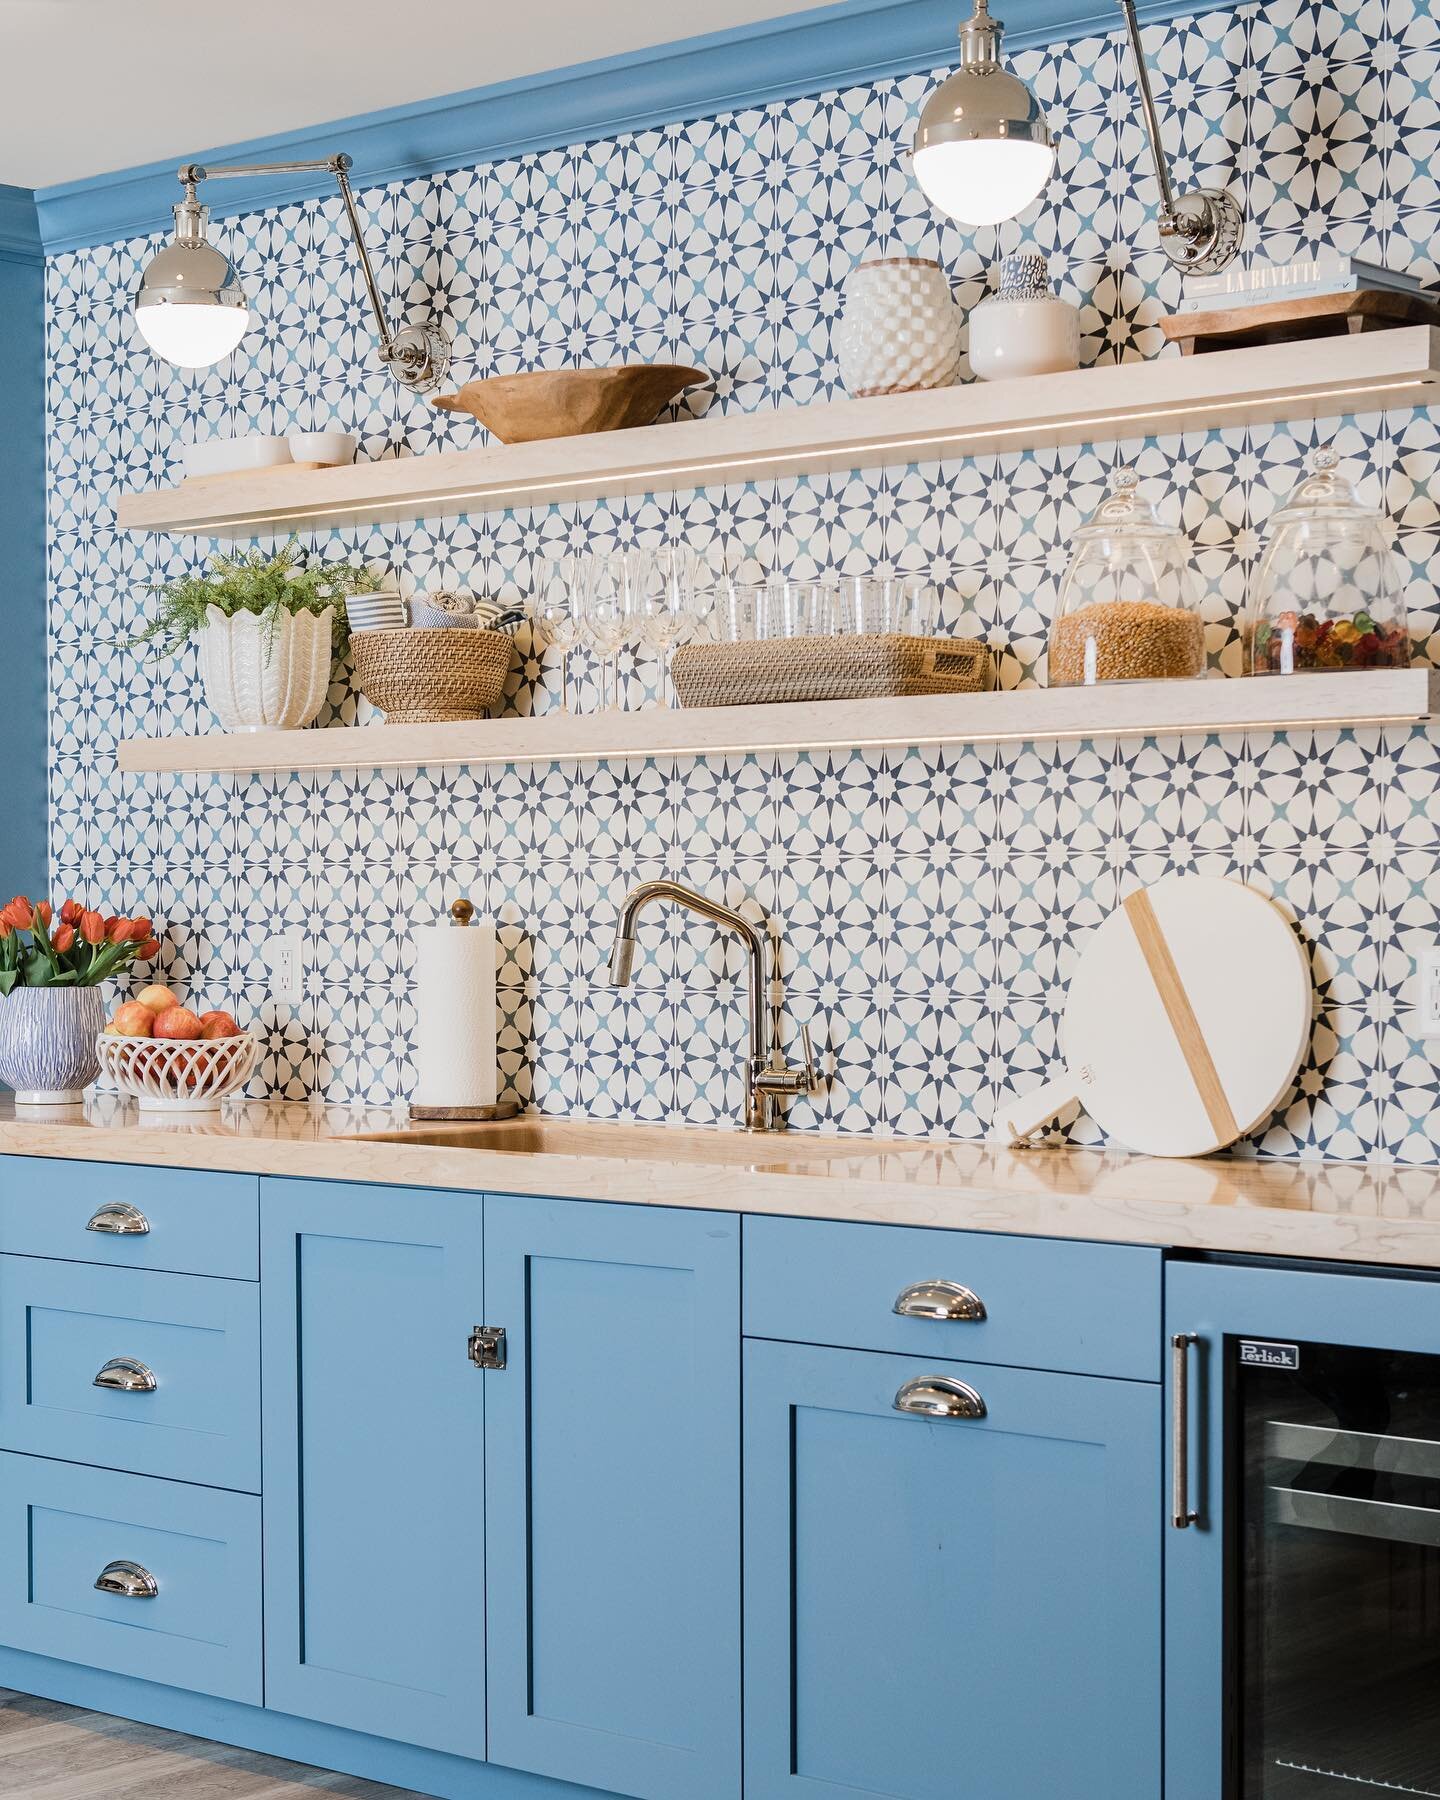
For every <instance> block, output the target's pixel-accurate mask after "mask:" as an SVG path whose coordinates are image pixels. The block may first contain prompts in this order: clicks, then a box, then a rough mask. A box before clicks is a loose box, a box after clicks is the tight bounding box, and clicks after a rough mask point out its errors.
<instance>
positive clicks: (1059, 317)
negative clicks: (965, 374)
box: [970, 250, 1080, 381]
mask: <svg viewBox="0 0 1440 1800" xmlns="http://www.w3.org/2000/svg"><path fill="white" fill-rule="evenodd" d="M1079 366H1080V313H1079V311H1078V309H1077V308H1076V307H1073V306H1072V305H1071V304H1070V302H1069V301H1068V300H1061V299H1060V298H1059V297H1058V296H1057V295H1056V294H1054V293H1052V292H1051V289H1050V273H1049V268H1048V265H1047V264H1046V261H1045V258H1044V257H1043V256H1041V255H1040V254H1039V253H1038V252H1037V251H1033V250H1029V251H1026V250H1022V251H1019V252H1017V253H1016V254H1015V255H1014V256H1007V257H1006V258H1005V260H1004V261H1003V262H1002V263H1001V265H1000V287H999V291H998V292H997V293H996V294H994V295H993V296H992V298H990V299H989V300H982V301H981V302H980V304H979V305H978V306H977V307H976V308H975V310H974V311H973V312H972V313H971V314H970V368H971V371H972V372H973V373H974V375H975V376H976V378H977V379H978V380H980V381H1003V380H1005V379H1007V378H1008V377H1010V376H1012V375H1059V374H1061V373H1062V372H1063V371H1064V370H1066V369H1076V368H1078V367H1079Z"/></svg>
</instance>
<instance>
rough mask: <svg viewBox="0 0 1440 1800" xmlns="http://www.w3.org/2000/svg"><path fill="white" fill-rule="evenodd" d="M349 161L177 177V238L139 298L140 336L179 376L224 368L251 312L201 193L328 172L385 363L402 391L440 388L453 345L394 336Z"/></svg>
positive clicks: (428, 330) (437, 331)
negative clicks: (211, 233)
mask: <svg viewBox="0 0 1440 1800" xmlns="http://www.w3.org/2000/svg"><path fill="white" fill-rule="evenodd" d="M351 167H352V163H351V160H350V158H349V157H348V156H344V155H336V156H327V157H325V158H323V159H322V160H321V161H319V162H292V163H232V164H228V165H226V166H225V167H223V168H217V169H207V168H202V167H201V165H200V164H199V163H186V165H185V166H184V168H182V169H181V170H180V172H179V174H180V180H181V182H182V183H183V185H184V188H185V198H184V199H183V200H181V201H180V202H179V204H178V205H177V206H176V208H175V237H174V240H173V241H172V242H171V243H169V244H167V245H166V247H165V248H164V249H163V250H161V251H160V252H159V253H158V254H157V255H156V256H154V257H152V258H151V260H150V262H149V264H148V265H147V266H146V269H145V273H144V274H143V275H142V276H141V277H140V286H139V287H138V288H137V289H136V293H135V323H136V325H137V326H138V327H139V329H140V335H141V336H142V337H143V338H144V339H145V342H146V343H147V344H148V345H149V346H150V348H151V349H152V350H153V351H154V352H155V354H156V355H157V356H160V357H163V358H164V359H165V361H166V362H170V363H174V364H175V366H176V367H177V368H181V369H207V368H209V367H210V365H211V364H212V363H217V362H221V361H223V359H224V358H225V357H227V356H229V355H230V353H231V351H233V350H234V349H235V347H236V346H237V345H238V344H239V342H240V340H241V338H242V337H244V335H245V332H246V329H247V328H248V326H249V323H250V306H249V302H248V301H247V300H246V298H245V290H244V288H243V287H242V286H241V283H240V277H239V276H238V275H237V274H236V272H235V267H234V265H233V264H232V263H231V262H230V260H229V258H228V257H227V256H225V255H224V254H223V252H221V251H219V250H217V249H216V248H215V246H214V245H213V244H212V243H210V242H209V240H208V239H207V237H206V235H205V227H206V225H207V224H208V222H209V216H210V214H209V208H208V207H204V206H202V205H201V204H200V200H199V197H198V194H197V189H198V187H199V184H200V183H201V182H202V181H206V180H208V179H210V178H211V177H215V178H219V177H222V176H234V175H298V174H307V173H309V172H311V171H318V170H321V169H327V170H329V172H330V173H331V174H332V175H333V176H334V177H335V179H336V181H337V183H338V184H339V187H340V198H341V199H342V200H343V201H344V203H345V215H346V217H347V219H348V220H349V222H350V235H351V238H352V239H353V240H354V244H355V252H356V255H357V256H358V257H359V259H360V272H361V274H362V275H363V276H364V279H365V291H366V294H367V295H368V296H369V300H370V310H371V311H372V312H373V313H374V315H375V324H376V328H377V331H378V333H379V338H380V359H381V361H382V362H383V363H385V365H386V366H387V368H388V369H389V370H390V373H391V374H392V375H393V376H394V377H395V379H396V381H398V382H399V383H400V384H401V385H402V386H403V387H407V388H409V389H410V390H411V392H412V393H417V394H427V393H429V392H430V391H431V390H432V389H433V388H436V387H438V386H439V385H440V383H441V381H442V380H443V379H444V376H445V371H446V368H447V367H448V366H449V362H450V340H449V338H448V337H447V336H446V334H445V333H444V331H442V330H441V328H440V327H439V326H438V325H435V324H425V325H403V326H401V327H400V329H399V330H398V331H397V330H394V329H392V327H391V325H390V322H389V320H388V319H387V318H386V316H385V306H384V303H383V301H382V300H381V298H380V289H379V287H378V286H377V284H376V281H375V272H374V270H373V269H372V268H371V266H370V258H369V256H368V255H367V254H366V250H365V238H364V234H363V232H362V230H361V225H360V213H359V209H358V208H357V207H356V205H355V196H354V194H353V193H352V192H351V188H350V169H351Z"/></svg>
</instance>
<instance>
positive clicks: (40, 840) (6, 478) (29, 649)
mask: <svg viewBox="0 0 1440 1800" xmlns="http://www.w3.org/2000/svg"><path fill="white" fill-rule="evenodd" d="M0 571H3V578H4V592H3V598H0V779H3V787H0V888H3V889H4V898H7V899H8V897H9V896H10V895H11V894H12V893H14V892H16V891H17V890H18V889H22V888H23V889H27V890H29V889H39V888H42V887H43V886H44V885H45V880H46V804H45V794H46V774H45V771H46V761H47V758H46V749H45V734H46V720H45V693H46V665H45V278H44V269H43V266H42V263H41V257H40V232H39V225H38V220H37V216H36V208H35V197H34V195H33V194H30V193H28V192H26V191H25V190H23V189H20V188H10V187H0Z"/></svg>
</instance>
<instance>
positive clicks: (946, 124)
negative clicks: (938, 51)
mask: <svg viewBox="0 0 1440 1800" xmlns="http://www.w3.org/2000/svg"><path fill="white" fill-rule="evenodd" d="M1004 30H1005V28H1004V26H1003V25H1002V24H1001V23H1000V21H999V20H998V19H995V18H992V17H991V16H990V5H989V0H975V11H974V13H973V14H972V15H971V17H970V18H968V19H967V20H966V21H965V23H964V24H963V25H962V26H961V27H960V67H959V68H958V69H956V71H955V72H954V74H953V75H950V76H948V77H947V78H946V79H945V80H944V81H942V82H941V83H940V85H939V87H937V88H936V90H935V92H934V93H933V94H931V96H930V98H929V99H928V100H927V101H926V102H925V106H924V110H923V111H922V112H921V114H920V123H919V124H918V125H917V126H916V128H915V149H914V167H915V179H916V180H917V181H918V182H919V183H920V186H921V187H922V188H923V189H924V190H925V194H926V197H927V198H928V199H929V201H930V203H931V205H932V206H934V207H936V208H938V210H939V211H940V212H942V213H945V214H946V215H947V216H948V217H949V218H952V219H958V220H959V221H960V223H961V224H962V225H998V224H1000V222H1001V221H1002V220H1004V219H1013V218H1014V217H1015V215H1016V213H1021V212H1024V210H1025V208H1026V207H1027V206H1029V205H1030V204H1031V202H1032V201H1034V200H1037V199H1039V197H1040V195H1041V193H1042V192H1043V190H1044V187H1045V183H1046V182H1047V181H1048V180H1049V179H1050V174H1051V171H1052V170H1053V169H1054V167H1055V145H1054V141H1053V139H1052V138H1051V136H1050V127H1049V125H1048V124H1047V123H1046V120H1045V114H1044V113H1043V112H1042V111H1041V110H1040V102H1039V101H1038V100H1037V99H1036V98H1035V96H1034V94H1032V93H1031V92H1030V89H1029V88H1028V87H1026V85H1025V83H1024V82H1023V81H1021V80H1020V78H1019V76H1018V75H1012V74H1011V73H1010V71H1009V70H1008V69H1006V68H1005V67H1004V66H1003V65H1002V64H1001V61H1000V40H1001V37H1002V35H1003V33H1004Z"/></svg>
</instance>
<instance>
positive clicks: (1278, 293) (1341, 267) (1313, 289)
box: [1180, 250, 1440, 313]
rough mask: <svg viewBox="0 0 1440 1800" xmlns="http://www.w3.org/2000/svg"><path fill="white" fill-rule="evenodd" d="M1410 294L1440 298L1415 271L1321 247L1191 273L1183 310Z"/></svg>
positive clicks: (1237, 307) (1211, 309)
mask: <svg viewBox="0 0 1440 1800" xmlns="http://www.w3.org/2000/svg"><path fill="white" fill-rule="evenodd" d="M1359 293H1386V294H1411V295H1415V296H1416V297H1418V298H1422V299H1435V298H1440V291H1437V290H1436V289H1435V288H1433V287H1427V286H1426V284H1425V283H1424V282H1423V281H1418V280H1416V278H1415V277H1414V276H1413V275H1399V274H1396V273H1395V271H1394V270H1392V269H1382V268H1379V267H1377V266H1376V265H1375V264H1374V263H1367V262H1362V261H1361V260H1360V258H1359V257H1356V256H1341V255H1340V254H1339V253H1338V252H1336V251H1331V250H1321V251H1317V252H1316V253H1315V255H1313V256H1308V257H1301V258H1300V259H1299V260H1297V261H1295V262H1288V263H1254V264H1252V265H1251V267H1249V268H1248V269H1242V268H1240V267H1238V266H1236V267H1233V268H1229V269H1226V270H1225V272H1224V273H1223V274H1221V275H1192V276H1190V277H1189V278H1188V279H1187V280H1186V283H1185V297H1184V299H1183V300H1182V301H1181V302H1180V311H1181V312H1182V313H1204V312H1234V311H1238V310H1239V309H1240V308H1241V307H1245V306H1264V305H1266V304H1268V303H1269V302H1271V301H1276V300H1303V299H1309V298H1310V297H1311V296H1313V295H1320V294H1359Z"/></svg>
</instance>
